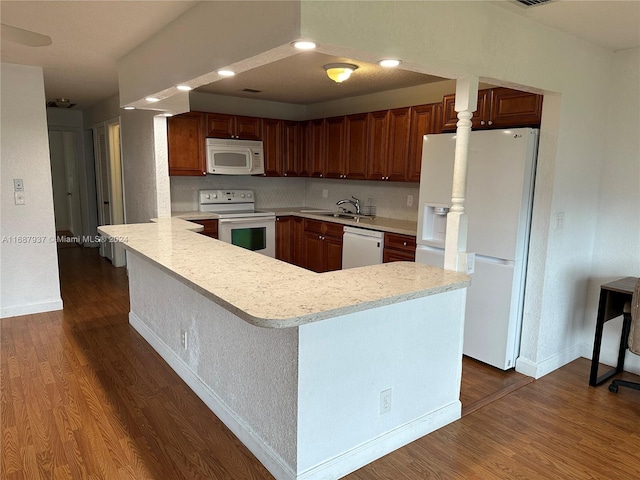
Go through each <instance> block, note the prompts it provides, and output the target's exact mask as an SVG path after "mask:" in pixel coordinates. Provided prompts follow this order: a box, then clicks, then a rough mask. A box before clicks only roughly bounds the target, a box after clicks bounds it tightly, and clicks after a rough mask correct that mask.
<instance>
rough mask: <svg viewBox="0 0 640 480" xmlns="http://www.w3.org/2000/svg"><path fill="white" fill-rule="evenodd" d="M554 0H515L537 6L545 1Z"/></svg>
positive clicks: (526, 4) (529, 5) (522, 3)
mask: <svg viewBox="0 0 640 480" xmlns="http://www.w3.org/2000/svg"><path fill="white" fill-rule="evenodd" d="M552 1H553V0H515V2H516V3H519V4H520V5H524V6H525V7H536V6H538V5H542V4H544V3H549V2H552Z"/></svg>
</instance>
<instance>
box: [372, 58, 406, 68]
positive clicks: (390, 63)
mask: <svg viewBox="0 0 640 480" xmlns="http://www.w3.org/2000/svg"><path fill="white" fill-rule="evenodd" d="M400 63H402V62H401V60H397V59H395V58H385V59H384V60H379V61H378V65H380V66H381V67H397V66H398V65H400Z"/></svg>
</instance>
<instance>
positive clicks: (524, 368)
mask: <svg viewBox="0 0 640 480" xmlns="http://www.w3.org/2000/svg"><path fill="white" fill-rule="evenodd" d="M583 351H584V345H583V344H582V343H578V344H576V345H573V346H572V347H570V348H568V349H566V350H565V351H563V352H560V353H557V354H555V355H552V356H551V357H549V358H547V359H545V360H543V361H541V362H532V361H531V360H529V359H527V358H524V357H518V359H517V360H516V372H518V373H522V374H524V375H527V376H529V377H533V378H535V379H536V380H537V379H538V378H540V377H544V376H545V375H546V374H548V373H551V372H553V371H554V370H557V369H558V368H560V367H562V366H564V365H566V364H567V363H570V362H573V361H574V360H575V359H577V358H580V357H581V356H582V352H583Z"/></svg>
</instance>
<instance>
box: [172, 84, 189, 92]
mask: <svg viewBox="0 0 640 480" xmlns="http://www.w3.org/2000/svg"><path fill="white" fill-rule="evenodd" d="M176 88H177V89H178V90H182V91H183V92H188V91H189V90H193V88H191V87H190V86H189V85H177V86H176Z"/></svg>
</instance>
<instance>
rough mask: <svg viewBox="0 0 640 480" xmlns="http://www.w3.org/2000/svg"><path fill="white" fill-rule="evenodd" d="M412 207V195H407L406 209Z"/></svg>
mask: <svg viewBox="0 0 640 480" xmlns="http://www.w3.org/2000/svg"><path fill="white" fill-rule="evenodd" d="M412 205H413V195H407V207H411V206H412Z"/></svg>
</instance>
